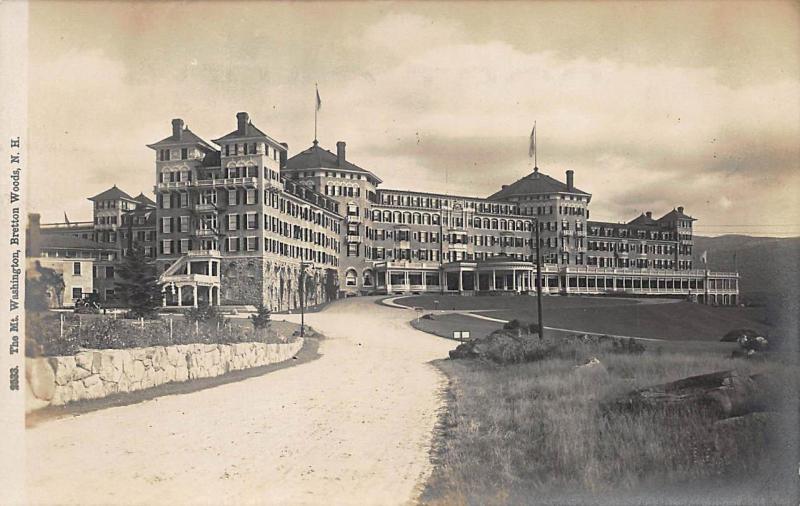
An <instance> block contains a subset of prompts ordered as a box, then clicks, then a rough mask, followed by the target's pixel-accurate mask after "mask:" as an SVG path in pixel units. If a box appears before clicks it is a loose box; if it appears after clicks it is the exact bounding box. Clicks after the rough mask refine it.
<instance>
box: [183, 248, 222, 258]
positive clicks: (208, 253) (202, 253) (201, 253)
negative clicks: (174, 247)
mask: <svg viewBox="0 0 800 506" xmlns="http://www.w3.org/2000/svg"><path fill="white" fill-rule="evenodd" d="M186 256H188V257H213V258H219V257H220V256H222V255H221V253H220V252H219V250H216V249H197V250H191V251H187V252H186Z"/></svg>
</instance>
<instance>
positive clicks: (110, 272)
mask: <svg viewBox="0 0 800 506" xmlns="http://www.w3.org/2000/svg"><path fill="white" fill-rule="evenodd" d="M106 279H114V267H113V266H111V265H109V266H107V267H106Z"/></svg>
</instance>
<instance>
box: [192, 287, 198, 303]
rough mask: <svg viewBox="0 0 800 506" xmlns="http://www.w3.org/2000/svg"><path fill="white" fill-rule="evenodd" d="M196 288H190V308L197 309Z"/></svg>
mask: <svg viewBox="0 0 800 506" xmlns="http://www.w3.org/2000/svg"><path fill="white" fill-rule="evenodd" d="M198 288H199V287H198V286H197V285H194V286H193V287H192V307H197V289H198Z"/></svg>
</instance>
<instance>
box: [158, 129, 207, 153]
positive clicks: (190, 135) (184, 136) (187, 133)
mask: <svg viewBox="0 0 800 506" xmlns="http://www.w3.org/2000/svg"><path fill="white" fill-rule="evenodd" d="M172 144H200V145H201V146H204V147H205V148H207V149H210V150H212V151H216V149H217V148H215V147H214V146H212V145H211V144H209V143H208V142H206V141H204V140H203V139H202V138H200V137H199V136H198V135H197V134H195V133H194V132H192V131H191V130H189V127H184V129H183V132H182V133H181V138H180V139H178V138H177V137H175V136H174V135H170V136H169V137H165V138H163V139H161V140H160V141H158V142H156V143H155V144H148V145H147V147H148V148H151V149H157V148H160V147H161V146H167V145H172Z"/></svg>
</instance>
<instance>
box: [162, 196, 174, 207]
mask: <svg viewBox="0 0 800 506" xmlns="http://www.w3.org/2000/svg"><path fill="white" fill-rule="evenodd" d="M170 207H172V193H165V194H164V195H162V196H161V209H169V208H170Z"/></svg>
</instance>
